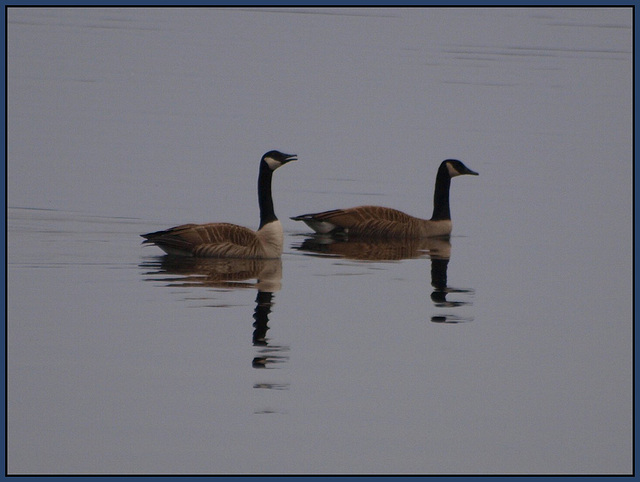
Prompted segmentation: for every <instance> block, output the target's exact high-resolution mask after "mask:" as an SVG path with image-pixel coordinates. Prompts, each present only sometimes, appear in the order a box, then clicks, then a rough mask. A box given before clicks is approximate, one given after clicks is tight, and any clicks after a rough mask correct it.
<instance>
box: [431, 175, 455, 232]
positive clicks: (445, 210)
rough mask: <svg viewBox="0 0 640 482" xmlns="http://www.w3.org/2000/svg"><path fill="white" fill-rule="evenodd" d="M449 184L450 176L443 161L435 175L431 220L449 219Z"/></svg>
mask: <svg viewBox="0 0 640 482" xmlns="http://www.w3.org/2000/svg"><path fill="white" fill-rule="evenodd" d="M450 186H451V176H450V175H449V171H448V169H447V166H446V165H445V164H444V163H443V164H442V165H441V166H440V169H438V175H437V176H436V190H435V192H434V194H433V216H431V220H432V221H442V220H445V219H451V212H450V211H449V187H450Z"/></svg>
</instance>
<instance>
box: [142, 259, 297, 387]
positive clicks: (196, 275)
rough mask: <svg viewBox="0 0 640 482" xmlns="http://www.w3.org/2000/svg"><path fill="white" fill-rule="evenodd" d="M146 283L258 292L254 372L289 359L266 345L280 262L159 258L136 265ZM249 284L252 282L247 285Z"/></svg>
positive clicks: (281, 348)
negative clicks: (140, 269) (256, 351)
mask: <svg viewBox="0 0 640 482" xmlns="http://www.w3.org/2000/svg"><path fill="white" fill-rule="evenodd" d="M140 267H141V268H143V269H145V270H146V271H145V276H146V280H147V281H160V282H163V283H165V284H166V286H171V287H177V286H178V287H204V288H221V289H247V288H254V289H257V290H258V294H257V296H256V307H255V310H254V313H253V320H254V322H253V328H254V331H253V336H252V342H253V346H255V347H257V349H258V354H257V356H256V357H254V359H253V360H252V363H251V365H252V366H253V367H254V368H269V367H270V365H272V364H276V363H284V362H286V361H287V360H288V359H289V356H288V355H286V353H287V352H288V351H289V347H287V346H280V345H273V344H270V343H269V338H267V331H268V330H269V326H268V323H269V314H270V313H271V309H272V307H273V304H274V301H273V297H274V294H275V293H276V292H278V291H279V290H280V289H281V287H282V261H281V260H280V259H230V258H225V259H221V258H186V257H177V256H170V255H168V256H161V257H158V258H154V259H153V260H150V261H146V262H144V263H142V264H141V265H140ZM251 280H255V281H253V282H251ZM254 388H268V389H273V390H286V389H288V388H289V384H288V383H256V384H255V385H254Z"/></svg>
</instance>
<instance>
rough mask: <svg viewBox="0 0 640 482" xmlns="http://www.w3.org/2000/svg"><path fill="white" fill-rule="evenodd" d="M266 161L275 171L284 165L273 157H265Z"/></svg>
mask: <svg viewBox="0 0 640 482" xmlns="http://www.w3.org/2000/svg"><path fill="white" fill-rule="evenodd" d="M264 162H266V163H267V166H269V169H271V170H272V171H275V170H276V169H278V168H279V167H280V166H282V163H281V162H279V161H276V160H275V159H273V158H271V157H265V159H264Z"/></svg>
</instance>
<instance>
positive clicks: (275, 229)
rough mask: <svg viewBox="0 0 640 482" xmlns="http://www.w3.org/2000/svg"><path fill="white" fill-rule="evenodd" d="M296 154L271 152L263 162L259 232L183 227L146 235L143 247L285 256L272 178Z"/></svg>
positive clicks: (228, 255)
mask: <svg viewBox="0 0 640 482" xmlns="http://www.w3.org/2000/svg"><path fill="white" fill-rule="evenodd" d="M297 159H298V158H297V156H296V155H295V154H283V153H282V152H278V151H269V152H267V153H266V154H265V155H264V156H262V159H261V160H260V174H259V175H258V204H259V206H260V227H259V228H258V231H252V230H251V229H249V228H245V227H242V226H238V225H236V224H229V223H209V224H183V225H180V226H176V227H173V228H170V229H167V230H164V231H157V232H155V233H149V234H142V235H141V236H142V237H143V238H145V241H143V242H142V244H155V245H156V246H158V247H159V248H161V249H162V250H163V251H164V252H165V253H167V254H173V255H178V256H195V257H203V258H253V259H271V258H279V257H280V256H281V255H282V244H283V241H284V235H283V232H282V224H280V221H279V220H278V218H277V217H276V214H275V212H274V211H273V198H272V197H271V178H272V176H273V171H275V170H276V169H278V168H279V167H280V166H282V165H284V164H286V163H287V162H290V161H296V160H297Z"/></svg>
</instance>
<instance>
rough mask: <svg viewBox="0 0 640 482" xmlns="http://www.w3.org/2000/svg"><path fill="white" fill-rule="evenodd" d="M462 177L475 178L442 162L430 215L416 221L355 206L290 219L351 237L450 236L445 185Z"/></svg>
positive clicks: (461, 167) (456, 163)
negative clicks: (452, 179) (463, 175)
mask: <svg viewBox="0 0 640 482" xmlns="http://www.w3.org/2000/svg"><path fill="white" fill-rule="evenodd" d="M462 174H470V175H472V176H477V175H478V173H477V172H474V171H472V170H471V169H469V168H468V167H467V166H465V165H464V164H463V163H462V162H460V161H458V160H456V159H447V160H445V161H442V164H440V167H439V168H438V175H437V176H436V188H435V193H434V195H433V216H431V219H428V220H427V219H420V218H415V217H413V216H409V215H408V214H405V213H403V212H401V211H398V210H396V209H391V208H385V207H381V206H359V207H354V208H349V209H335V210H333V211H325V212H321V213H314V214H302V215H300V216H295V217H292V218H291V219H293V220H294V221H304V222H305V223H306V224H307V225H308V226H309V227H310V228H312V229H313V230H314V231H316V232H317V233H320V234H328V233H330V234H346V235H349V236H354V237H359V236H360V237H371V238H392V239H416V238H429V237H434V236H448V235H449V234H451V226H452V225H451V213H450V211H449V186H450V185H451V178H452V177H455V176H460V175H462Z"/></svg>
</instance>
